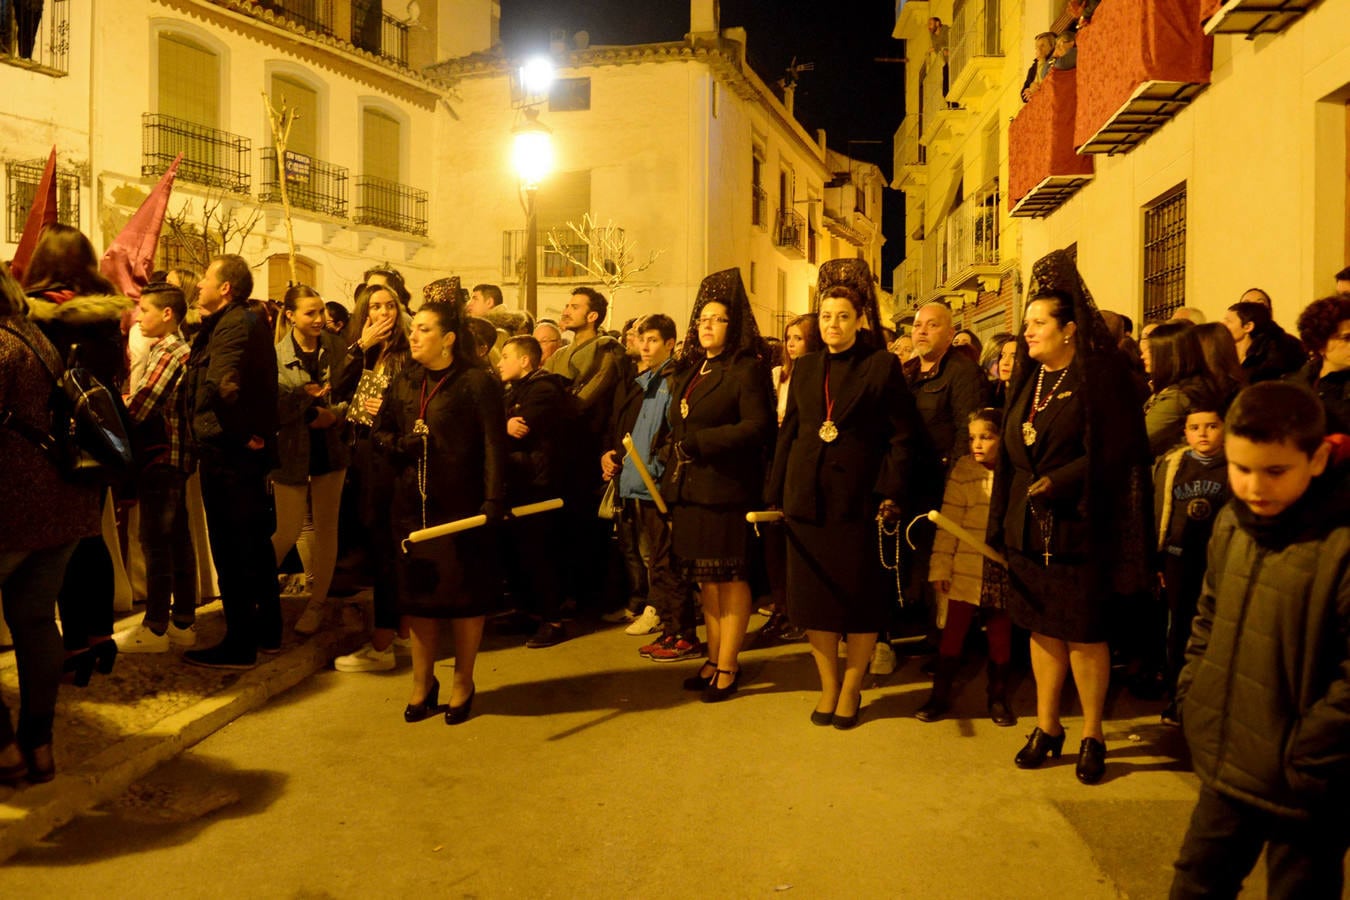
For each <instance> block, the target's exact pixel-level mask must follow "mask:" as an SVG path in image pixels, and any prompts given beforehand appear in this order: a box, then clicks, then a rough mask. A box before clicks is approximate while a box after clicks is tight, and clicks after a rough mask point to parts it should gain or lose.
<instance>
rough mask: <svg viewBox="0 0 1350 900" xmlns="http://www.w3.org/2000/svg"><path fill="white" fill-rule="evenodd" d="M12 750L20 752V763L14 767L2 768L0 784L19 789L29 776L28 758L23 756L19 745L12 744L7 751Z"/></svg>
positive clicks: (0, 769) (0, 770) (7, 747)
mask: <svg viewBox="0 0 1350 900" xmlns="http://www.w3.org/2000/svg"><path fill="white" fill-rule="evenodd" d="M11 748H12V749H14V750H16V751H18V753H19V761H18V762H16V763H14V765H12V766H0V784H4V785H8V786H9V787H18V786H19V783H20V782H22V781H23V778H24V776H25V775H27V774H28V758H27V757H26V756H24V755H23V751H22V750H19V747H18V745H17V744H12V743H11V744H9V745H7V746H6V748H5V749H11Z"/></svg>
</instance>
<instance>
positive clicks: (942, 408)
mask: <svg viewBox="0 0 1350 900" xmlns="http://www.w3.org/2000/svg"><path fill="white" fill-rule="evenodd" d="M921 369H922V361H921V360H920V359H919V358H918V357H917V356H916V357H914V358H913V359H912V360H910V361H909V362H908V363H906V364H905V367H904V371H905V379H906V380H907V381H908V382H909V389H910V391H912V392H913V394H914V403H915V405H916V406H918V408H919V415H920V416H922V417H923V423H924V426H925V427H926V428H927V429H928V436H929V437H930V438H932V441H933V446H934V447H935V448H936V449H937V452H938V454H939V455H940V456H941V457H942V464H943V465H944V466H951V464H952V463H953V462H955V461H956V459H957V458H958V457H960V456H964V455H965V453H966V449H967V448H968V447H969V445H970V432H969V431H968V430H967V425H968V423H969V421H970V414H971V413H973V412H976V411H978V410H979V409H980V408H981V407H983V406H984V401H985V395H986V393H987V391H988V389H989V381H988V379H986V378H985V377H984V373H983V372H981V371H980V367H979V364H977V363H973V362H971V361H970V359H969V358H968V357H966V356H965V355H963V354H962V353H961V352H959V351H956V350H952V349H951V348H948V350H947V352H946V353H944V354H943V356H942V359H940V360H938V364H937V370H936V373H935V374H929V375H924V374H922V373H921ZM941 495H942V491H941V489H939V490H938V496H939V497H940V496H941Z"/></svg>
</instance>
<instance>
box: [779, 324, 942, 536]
mask: <svg viewBox="0 0 1350 900" xmlns="http://www.w3.org/2000/svg"><path fill="white" fill-rule="evenodd" d="M851 352H852V353H853V354H856V355H857V357H858V359H857V362H856V364H855V367H854V369H853V375H852V377H851V378H849V379H848V380H847V381H845V382H844V383H843V384H842V385H839V389H838V392H837V393H834V395H833V397H832V398H831V399H833V401H834V415H833V421H834V423H835V427H836V428H838V430H839V436H838V438H836V439H835V440H834V441H832V442H830V443H828V444H827V443H826V442H825V441H823V440H821V438H820V433H819V432H820V426H821V424H822V423H824V421H825V356H826V351H823V350H822V351H819V352H816V353H811V354H808V355H806V356H803V357H802V358H800V359H798V360H797V362H796V364H795V366H794V368H793V371H792V381H791V384H790V386H789V388H788V403H787V412H786V413H785V414H784V416H783V424H782V427H781V428H780V430H779V433H778V445H777V447H776V448H775V450H774V461H773V471H772V473H771V475H770V477H769V484H768V491H767V499H768V501H769V503H770V504H771V505H774V506H780V507H781V508H782V509H783V511H784V512H785V513H787V515H789V516H792V517H793V518H797V519H805V520H808V521H812V522H816V523H820V524H825V523H831V522H848V521H853V522H856V521H859V520H866V519H870V518H872V517H873V516H875V515H876V509H877V506H878V505H879V504H880V502H881V501H882V500H893V501H895V502H897V503H898V504H899V505H900V506H901V508H902V509H906V510H908V509H909V508H912V507H913V506H914V505H915V503H917V502H919V498H920V497H923V496H926V495H928V494H931V493H932V492H933V491H934V490H936V492H937V494H938V495H939V496H940V495H941V492H942V475H941V468H940V466H939V464H938V462H937V455H936V453H935V452H934V450H933V446H932V442H931V441H930V439H929V437H928V431H927V429H925V428H924V425H923V420H922V419H921V418H920V417H919V411H918V408H917V407H916V406H915V403H914V396H913V395H912V394H911V393H910V391H909V387H908V386H907V385H906V384H905V376H904V373H903V372H902V371H901V369H900V362H899V360H897V359H896V358H895V356H894V355H893V354H891V353H887V352H885V351H884V350H880V349H876V348H871V347H862V346H855V348H854V349H853V350H852V351H851Z"/></svg>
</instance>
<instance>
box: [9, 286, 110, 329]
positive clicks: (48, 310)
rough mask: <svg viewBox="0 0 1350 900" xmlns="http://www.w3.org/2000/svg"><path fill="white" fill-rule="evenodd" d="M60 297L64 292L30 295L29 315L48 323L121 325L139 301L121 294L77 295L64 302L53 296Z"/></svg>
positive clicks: (75, 325)
mask: <svg viewBox="0 0 1350 900" xmlns="http://www.w3.org/2000/svg"><path fill="white" fill-rule="evenodd" d="M59 296H61V294H59V293H56V292H50V293H47V294H41V295H38V296H33V295H31V294H30V295H29V297H28V315H29V317H30V318H32V319H33V320H35V321H37V322H39V323H41V324H42V325H44V326H45V325H46V323H48V322H59V323H61V324H62V325H68V326H71V327H79V326H81V325H91V324H94V323H96V322H106V321H110V320H111V321H114V322H117V323H119V324H120V323H121V321H122V316H123V314H125V313H129V312H130V311H131V310H132V309H133V308H134V307H135V306H136V301H134V300H132V299H131V298H130V297H123V296H122V295H121V294H88V295H85V296H79V295H76V296H72V297H70V299H68V300H61V301H58V300H55V299H53V297H59Z"/></svg>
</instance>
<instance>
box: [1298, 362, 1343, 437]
mask: <svg viewBox="0 0 1350 900" xmlns="http://www.w3.org/2000/svg"><path fill="white" fill-rule="evenodd" d="M1321 371H1322V360H1320V359H1314V360H1313V361H1312V362H1310V363H1308V364H1307V365H1306V366H1304V367H1303V368H1302V369H1300V370H1299V371H1298V372H1295V373H1294V374H1293V375H1290V376H1289V380H1290V381H1294V382H1297V383H1298V384H1301V385H1303V386H1304V387H1306V388H1308V390H1310V391H1312V392H1313V393H1314V394H1316V395H1317V397H1318V399H1320V400H1321V401H1322V409H1323V410H1325V411H1326V414H1327V434H1350V369H1342V370H1341V371H1339V372H1331V373H1328V374H1326V375H1322V377H1320V378H1319V377H1318V375H1319V374H1320V373H1321Z"/></svg>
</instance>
